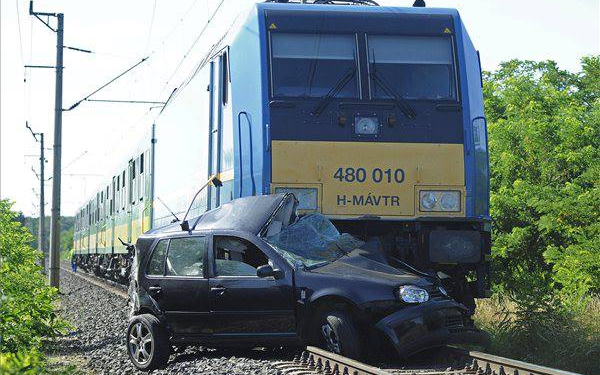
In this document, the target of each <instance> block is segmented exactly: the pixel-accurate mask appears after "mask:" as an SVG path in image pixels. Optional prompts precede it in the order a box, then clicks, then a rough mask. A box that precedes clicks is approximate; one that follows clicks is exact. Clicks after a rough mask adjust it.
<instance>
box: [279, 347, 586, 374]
mask: <svg viewBox="0 0 600 375" xmlns="http://www.w3.org/2000/svg"><path fill="white" fill-rule="evenodd" d="M446 349H449V350H450V351H451V352H450V354H452V355H453V356H454V357H455V358H457V359H460V360H459V361H457V362H456V363H462V364H461V365H459V366H456V367H448V368H439V367H438V368H430V369H427V368H423V369H403V368H402V369H393V368H392V369H383V368H379V367H374V366H370V365H367V364H364V363H361V362H359V361H356V360H353V359H350V358H346V357H343V356H341V355H337V354H334V353H331V352H328V351H326V350H323V349H319V348H316V347H313V346H307V347H306V349H305V350H304V351H303V352H302V353H301V354H300V355H297V356H296V357H295V358H294V359H293V360H292V361H283V362H280V363H277V364H276V368H277V369H278V370H279V372H278V373H279V374H285V375H308V374H323V375H399V374H402V375H580V374H577V373H574V372H569V371H563V370H558V369H553V368H549V367H544V366H538V365H534V364H531V363H526V362H522V361H517V360H514V359H510V358H504V357H499V356H496V355H492V354H487V353H482V352H477V351H466V350H462V349H458V348H452V347H447V348H446Z"/></svg>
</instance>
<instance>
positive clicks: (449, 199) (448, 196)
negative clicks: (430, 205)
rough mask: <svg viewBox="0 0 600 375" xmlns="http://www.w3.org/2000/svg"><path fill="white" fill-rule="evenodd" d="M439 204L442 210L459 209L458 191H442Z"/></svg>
mask: <svg viewBox="0 0 600 375" xmlns="http://www.w3.org/2000/svg"><path fill="white" fill-rule="evenodd" d="M440 206H441V207H442V210H443V211H460V193H459V192H458V191H450V192H447V193H443V194H442V197H441V198H440Z"/></svg>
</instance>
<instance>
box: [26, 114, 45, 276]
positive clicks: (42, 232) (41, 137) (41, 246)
mask: <svg viewBox="0 0 600 375" xmlns="http://www.w3.org/2000/svg"><path fill="white" fill-rule="evenodd" d="M25 127H27V129H29V131H30V132H31V135H33V138H34V139H35V140H36V142H40V175H39V176H38V179H39V180H40V218H39V224H38V226H39V228H38V250H39V251H41V252H42V253H43V254H44V264H43V266H44V273H47V270H48V251H46V249H45V246H44V244H45V243H46V231H45V229H46V228H45V219H46V217H45V214H44V183H45V182H46V181H45V179H44V163H45V162H46V159H45V158H44V133H34V132H33V129H31V127H30V126H29V124H28V123H27V122H25ZM38 136H39V139H38Z"/></svg>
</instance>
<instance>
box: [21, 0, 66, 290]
mask: <svg viewBox="0 0 600 375" xmlns="http://www.w3.org/2000/svg"><path fill="white" fill-rule="evenodd" d="M29 14H30V15H32V16H34V17H36V18H37V19H39V20H40V21H41V22H43V23H44V24H45V25H46V26H47V27H48V28H50V29H51V30H52V31H54V32H56V65H55V66H54V68H55V71H56V82H55V91H54V146H53V152H54V159H53V165H52V216H51V218H50V265H49V267H48V268H49V281H50V286H53V287H55V288H57V289H58V288H59V286H60V285H59V284H60V281H59V272H60V264H59V262H60V182H61V181H60V170H61V151H62V149H61V148H62V144H61V143H62V111H63V110H62V80H63V48H64V45H63V29H64V14H62V13H44V12H34V11H33V1H30V2H29ZM40 16H42V17H44V16H45V17H48V18H49V17H55V18H56V19H57V26H56V29H54V28H52V27H51V26H50V25H49V23H48V22H46V21H44V20H43V19H42V18H40ZM40 195H41V194H40Z"/></svg>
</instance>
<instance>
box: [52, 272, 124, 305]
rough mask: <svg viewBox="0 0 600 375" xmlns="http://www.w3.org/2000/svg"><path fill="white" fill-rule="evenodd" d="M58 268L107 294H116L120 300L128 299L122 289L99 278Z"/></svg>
mask: <svg viewBox="0 0 600 375" xmlns="http://www.w3.org/2000/svg"><path fill="white" fill-rule="evenodd" d="M60 268H61V269H62V270H63V271H65V272H69V273H70V274H71V275H73V276H76V277H79V278H80V279H83V280H85V281H87V282H89V283H90V284H93V285H95V286H97V287H100V288H102V289H104V290H106V291H108V292H111V293H113V294H116V295H118V296H119V297H121V298H126V299H127V298H129V295H128V294H127V292H126V291H125V290H123V289H122V288H118V287H117V286H115V285H111V284H109V280H106V279H100V278H96V277H93V276H88V275H85V274H82V273H81V272H73V271H71V270H70V269H68V268H66V267H60Z"/></svg>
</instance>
